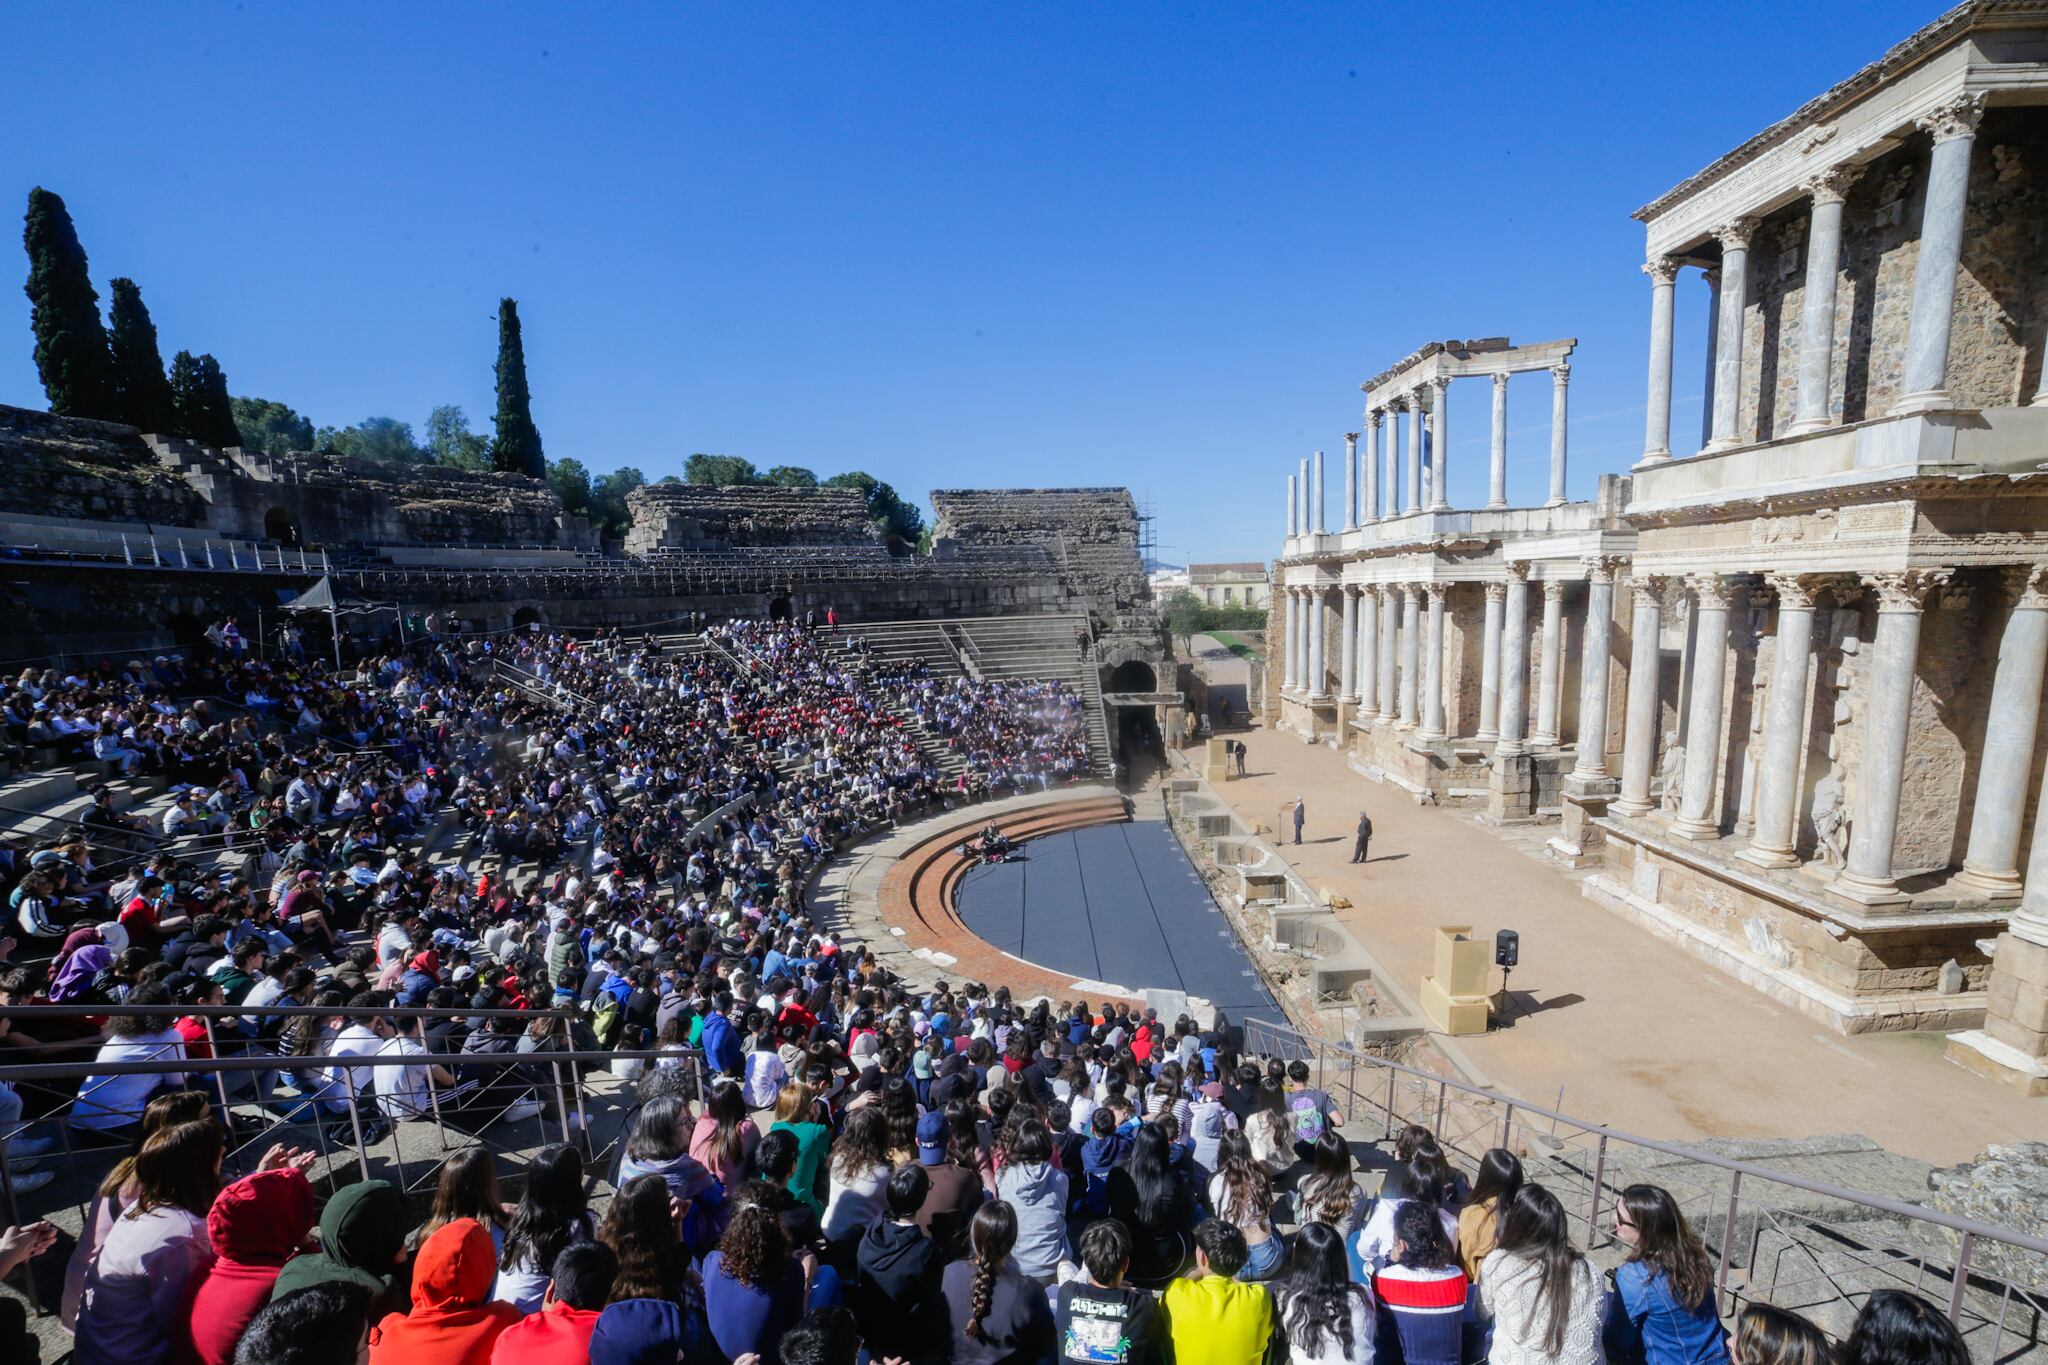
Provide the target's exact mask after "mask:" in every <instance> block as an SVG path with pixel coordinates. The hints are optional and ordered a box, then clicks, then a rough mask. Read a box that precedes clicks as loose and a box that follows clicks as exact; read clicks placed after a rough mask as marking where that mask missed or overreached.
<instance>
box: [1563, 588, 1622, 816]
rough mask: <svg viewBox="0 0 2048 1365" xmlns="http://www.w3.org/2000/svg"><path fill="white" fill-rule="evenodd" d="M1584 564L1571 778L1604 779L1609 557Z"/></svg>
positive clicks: (1611, 601)
mask: <svg viewBox="0 0 2048 1365" xmlns="http://www.w3.org/2000/svg"><path fill="white" fill-rule="evenodd" d="M1585 564H1586V641H1585V649H1584V651H1583V653H1582V659H1581V662H1580V665H1579V754H1578V759H1577V761H1576V762H1574V763H1573V764H1572V776H1573V777H1575V778H1578V779H1579V780H1580V781H1581V782H1605V781H1606V780H1607V673H1608V668H1607V655H1608V653H1609V651H1610V650H1611V649H1612V648H1613V645H1614V571H1615V570H1616V569H1618V568H1620V567H1621V560H1619V559H1618V558H1614V557H1611V556H1601V557H1599V558H1594V559H1588V560H1586V561H1585Z"/></svg>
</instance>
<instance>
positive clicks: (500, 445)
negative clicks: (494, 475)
mask: <svg viewBox="0 0 2048 1365" xmlns="http://www.w3.org/2000/svg"><path fill="white" fill-rule="evenodd" d="M497 430H498V438H497V440H496V441H494V442H492V444H491V467H492V468H493V469H498V470H502V471H504V472H506V473H508V474H524V475H526V476H527V477H528V478H534V479H544V478H546V477H547V472H548V463H547V459H546V457H545V456H544V455H542V453H541V446H540V432H539V431H537V430H535V429H534V425H533V403H532V398H531V395H530V394H528V392H527V389H526V345H525V343H524V342H523V341H521V340H520V336H519V304H518V301H517V300H515V299H500V300H498V418H497Z"/></svg>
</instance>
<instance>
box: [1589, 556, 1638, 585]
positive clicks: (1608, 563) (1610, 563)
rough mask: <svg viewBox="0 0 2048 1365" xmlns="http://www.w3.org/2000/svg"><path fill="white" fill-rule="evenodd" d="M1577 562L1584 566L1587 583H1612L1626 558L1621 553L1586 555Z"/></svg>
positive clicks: (1626, 561)
mask: <svg viewBox="0 0 2048 1365" xmlns="http://www.w3.org/2000/svg"><path fill="white" fill-rule="evenodd" d="M1579 563H1581V564H1583V565H1585V566H1586V581H1587V582H1588V583H1612V582H1613V581H1614V575H1615V574H1617V573H1619V572H1620V571H1621V569H1622V568H1623V566H1624V565H1626V564H1627V563H1628V560H1627V559H1626V558H1624V557H1623V556H1621V555H1587V556H1585V557H1584V558H1582V559H1580V560H1579Z"/></svg>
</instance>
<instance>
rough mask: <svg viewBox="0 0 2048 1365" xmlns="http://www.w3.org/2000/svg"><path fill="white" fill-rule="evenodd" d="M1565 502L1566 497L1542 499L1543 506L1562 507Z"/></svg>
mask: <svg viewBox="0 0 2048 1365" xmlns="http://www.w3.org/2000/svg"><path fill="white" fill-rule="evenodd" d="M1565 502H1566V499H1564V498H1545V499H1544V500H1543V505H1544V506H1545V507H1562V506H1564V505H1565Z"/></svg>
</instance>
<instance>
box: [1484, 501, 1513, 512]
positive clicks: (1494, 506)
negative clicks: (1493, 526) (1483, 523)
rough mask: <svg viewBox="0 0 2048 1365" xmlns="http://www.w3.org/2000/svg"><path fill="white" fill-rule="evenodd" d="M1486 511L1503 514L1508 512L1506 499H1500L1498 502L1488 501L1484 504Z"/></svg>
mask: <svg viewBox="0 0 2048 1365" xmlns="http://www.w3.org/2000/svg"><path fill="white" fill-rule="evenodd" d="M1486 510H1487V511H1489V512H1505V511H1507V510H1508V500H1507V499H1506V498H1502V499H1501V500H1500V501H1498V502H1491V501H1489V502H1488V503H1487V504H1486Z"/></svg>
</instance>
